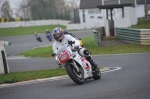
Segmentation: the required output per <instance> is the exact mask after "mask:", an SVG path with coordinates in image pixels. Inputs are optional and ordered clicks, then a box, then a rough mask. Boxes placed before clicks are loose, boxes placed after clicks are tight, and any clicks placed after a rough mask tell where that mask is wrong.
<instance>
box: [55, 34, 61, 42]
mask: <svg viewBox="0 0 150 99" xmlns="http://www.w3.org/2000/svg"><path fill="white" fill-rule="evenodd" d="M53 36H54V39H55V40H56V41H60V39H61V36H62V33H57V34H53Z"/></svg>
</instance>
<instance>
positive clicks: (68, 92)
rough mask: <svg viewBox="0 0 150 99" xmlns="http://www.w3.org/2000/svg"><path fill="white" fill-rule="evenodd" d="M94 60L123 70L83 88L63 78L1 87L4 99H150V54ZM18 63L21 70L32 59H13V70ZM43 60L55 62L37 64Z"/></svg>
mask: <svg viewBox="0 0 150 99" xmlns="http://www.w3.org/2000/svg"><path fill="white" fill-rule="evenodd" d="M93 59H94V60H95V61H96V62H97V63H98V66H100V67H120V68H121V69H120V70H117V71H113V72H106V73H102V78H101V79H100V80H96V81H94V80H92V79H91V80H87V81H86V82H85V84H83V85H76V84H75V83H74V82H73V81H72V80H71V79H70V78H66V79H63V78H62V79H54V80H48V81H43V82H38V83H30V84H23V85H19V83H18V84H16V86H9V87H0V99H150V83H149V82H150V76H149V75H150V72H149V70H150V53H142V54H122V55H100V56H99V55H98V56H93ZM15 60H16V61H17V62H18V61H19V62H20V63H18V67H19V64H20V65H21V63H22V62H21V60H24V61H26V62H25V63H22V64H28V61H30V60H32V59H9V60H8V61H9V64H10V67H11V64H13V63H14V64H15ZM39 60H43V61H45V62H46V61H49V62H51V61H52V62H53V58H49V59H46V60H45V59H43V58H38V59H35V61H34V62H33V63H37V61H39ZM46 64H48V63H46ZM53 64H54V63H53ZM53 64H52V63H51V64H50V65H49V66H50V67H51V68H55V67H53V66H51V65H53ZM22 66H23V65H22ZM42 66H43V65H42ZM29 67H30V66H29ZM31 67H32V66H31ZM11 68H13V67H11ZM37 68H40V66H37ZM34 69H35V67H34ZM27 70H28V69H27ZM14 71H15V70H14ZM16 71H19V70H16Z"/></svg>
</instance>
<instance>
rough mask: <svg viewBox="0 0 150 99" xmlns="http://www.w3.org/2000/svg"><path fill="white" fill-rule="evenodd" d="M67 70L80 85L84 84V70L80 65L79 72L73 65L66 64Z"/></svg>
mask: <svg viewBox="0 0 150 99" xmlns="http://www.w3.org/2000/svg"><path fill="white" fill-rule="evenodd" d="M66 71H67V73H68V75H69V77H70V78H71V79H72V80H73V81H74V82H75V83H76V84H78V85H82V84H83V83H84V72H83V69H82V68H81V67H79V72H77V71H76V69H75V68H74V67H73V66H72V65H71V64H67V65H66Z"/></svg>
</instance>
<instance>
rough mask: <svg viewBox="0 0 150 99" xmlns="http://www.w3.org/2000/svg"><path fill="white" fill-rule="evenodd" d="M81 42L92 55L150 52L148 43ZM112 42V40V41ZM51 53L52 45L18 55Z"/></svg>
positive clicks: (45, 55)
mask: <svg viewBox="0 0 150 99" xmlns="http://www.w3.org/2000/svg"><path fill="white" fill-rule="evenodd" d="M82 42H83V44H84V46H85V48H87V49H88V50H89V51H90V52H91V53H92V55H98V54H123V53H143V52H150V46H149V45H138V44H122V45H115V46H108V47H98V46H95V45H94V37H93V36H90V37H86V38H83V39H82ZM112 42H113V41H112ZM52 53H53V51H52V47H51V46H48V47H42V48H36V49H32V50H29V51H26V52H23V53H20V55H23V56H26V57H45V58H46V57H51V54H52Z"/></svg>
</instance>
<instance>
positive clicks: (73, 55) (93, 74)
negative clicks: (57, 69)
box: [52, 41, 101, 85]
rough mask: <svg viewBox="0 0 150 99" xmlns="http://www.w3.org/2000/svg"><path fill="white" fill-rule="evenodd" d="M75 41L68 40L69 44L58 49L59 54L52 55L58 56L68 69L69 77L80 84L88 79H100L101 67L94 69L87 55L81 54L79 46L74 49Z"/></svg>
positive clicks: (57, 58) (62, 65)
mask: <svg viewBox="0 0 150 99" xmlns="http://www.w3.org/2000/svg"><path fill="white" fill-rule="evenodd" d="M73 43H74V42H72V41H68V44H64V45H62V47H61V48H59V49H58V52H57V54H52V56H56V57H55V58H56V60H57V61H58V63H59V65H60V66H61V67H64V68H65V69H66V72H67V74H68V75H69V77H70V78H71V79H72V80H73V81H74V82H75V83H76V84H78V85H81V84H84V82H85V80H87V79H91V78H93V79H94V80H98V79H100V78H101V72H100V70H99V68H98V67H97V68H94V69H92V66H91V64H90V62H89V61H87V60H86V58H85V57H82V56H81V55H79V53H78V48H77V47H74V49H72V44H73Z"/></svg>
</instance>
